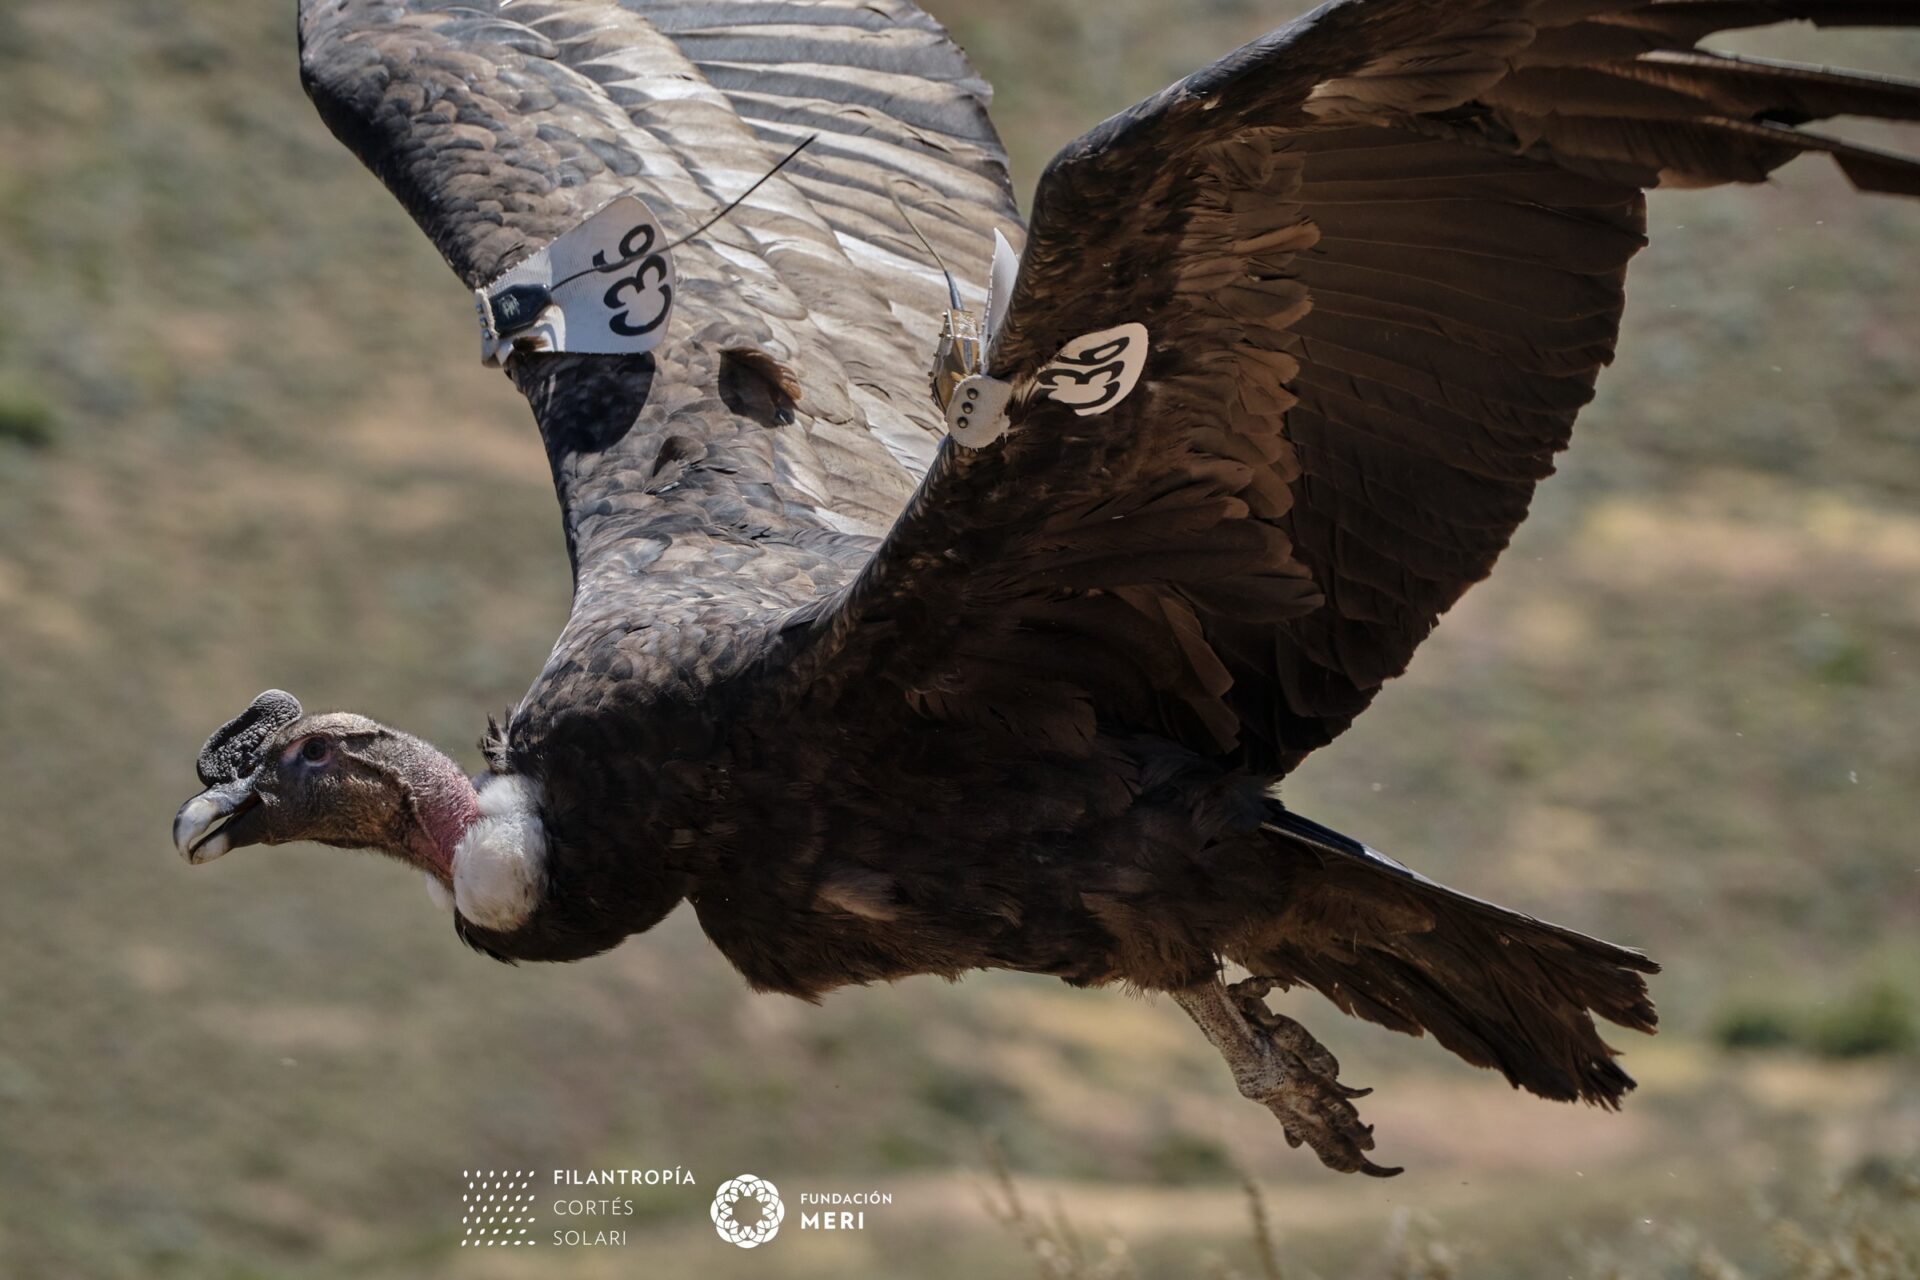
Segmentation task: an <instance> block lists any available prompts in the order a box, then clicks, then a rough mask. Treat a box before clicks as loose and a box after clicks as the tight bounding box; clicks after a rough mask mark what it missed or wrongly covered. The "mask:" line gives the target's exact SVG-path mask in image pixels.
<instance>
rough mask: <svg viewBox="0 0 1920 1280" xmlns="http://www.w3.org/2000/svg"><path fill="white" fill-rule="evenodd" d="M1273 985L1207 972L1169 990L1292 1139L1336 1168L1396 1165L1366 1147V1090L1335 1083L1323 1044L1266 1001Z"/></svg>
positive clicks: (1376, 1171) (1369, 1132) (1377, 1171)
mask: <svg viewBox="0 0 1920 1280" xmlns="http://www.w3.org/2000/svg"><path fill="white" fill-rule="evenodd" d="M1272 989H1273V983H1272V981H1271V980H1270V979H1266V978H1249V979H1247V980H1246V981H1244V982H1236V983H1234V984H1233V986H1231V987H1228V986H1226V985H1225V984H1224V983H1222V982H1221V981H1220V980H1219V979H1218V978H1212V979H1209V980H1208V981H1206V982H1203V983H1201V984H1199V985H1198V986H1192V987H1187V988H1184V989H1182V990H1179V991H1175V992H1172V993H1171V994H1172V996H1173V998H1174V1000H1175V1001H1176V1002H1177V1003H1178V1004H1179V1006H1180V1007H1181V1008H1182V1009H1185V1010H1186V1011H1187V1016H1188V1017H1189V1018H1192V1019H1193V1020H1194V1022H1195V1023H1197V1024H1198V1025H1199V1027H1200V1030H1201V1031H1203V1032H1205V1033H1206V1037H1207V1039H1209V1040H1211V1041H1213V1047H1214V1048H1216V1049H1218V1050H1219V1051H1220V1054H1221V1056H1222V1057H1224V1058H1225V1059H1226V1060H1227V1066H1229V1067H1230V1068H1232V1069H1233V1079H1234V1083H1235V1084H1237V1085H1239V1086H1240V1092H1241V1093H1242V1094H1244V1095H1245V1096H1247V1097H1249V1098H1252V1099H1253V1100H1254V1101H1255V1102H1258V1103H1260V1104H1262V1105H1263V1106H1265V1107H1266V1108H1267V1109H1268V1110H1269V1111H1271V1112H1273V1114H1274V1115H1275V1116H1278V1117H1279V1119H1280V1126H1281V1128H1283V1129H1284V1130H1285V1131H1286V1135H1287V1142H1288V1143H1289V1144H1290V1145H1292V1146H1296V1147H1297V1146H1299V1145H1300V1144H1301V1143H1302V1142H1304V1143H1306V1144H1307V1145H1308V1146H1310V1147H1312V1148H1313V1152H1314V1154H1315V1155H1317V1156H1319V1157H1320V1162H1321V1163H1322V1164H1324V1165H1326V1166H1327V1167H1328V1168H1329V1169H1338V1170H1339V1171H1340V1172H1342V1173H1355V1172H1359V1173H1365V1174H1370V1175H1371V1176H1373V1177H1376V1178H1390V1177H1392V1176H1393V1175H1394V1174H1396V1173H1399V1172H1400V1170H1398V1169H1386V1168H1382V1167H1381V1166H1380V1165H1377V1164H1375V1163H1374V1162H1373V1161H1371V1160H1369V1159H1367V1157H1366V1155H1365V1153H1366V1152H1368V1151H1371V1150H1373V1129H1372V1127H1371V1126H1369V1125H1364V1124H1361V1123H1360V1113H1359V1112H1358V1111H1356V1110H1354V1106H1353V1099H1355V1098H1361V1097H1365V1096H1366V1095H1367V1094H1369V1093H1371V1092H1372V1090H1370V1089H1349V1088H1347V1086H1345V1085H1343V1084H1341V1083H1340V1079H1339V1076H1340V1064H1339V1063H1338V1062H1336V1061H1335V1060H1334V1057H1333V1055H1332V1054H1331V1053H1328V1052H1327V1050H1326V1047H1325V1046H1324V1045H1322V1044H1321V1043H1320V1042H1319V1041H1318V1040H1315V1039H1314V1038H1313V1037H1312V1036H1311V1035H1309V1034H1307V1029H1306V1028H1305V1027H1303V1026H1301V1025H1300V1024H1299V1023H1297V1022H1295V1021H1294V1020H1293V1019H1292V1018H1286V1017H1282V1016H1281V1015H1279V1014H1277V1013H1275V1012H1273V1010H1271V1009H1269V1008H1267V1003H1266V999H1265V997H1266V994H1267V993H1268V992H1269V991H1271V990H1272Z"/></svg>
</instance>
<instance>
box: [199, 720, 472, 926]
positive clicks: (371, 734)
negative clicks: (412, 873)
mask: <svg viewBox="0 0 1920 1280" xmlns="http://www.w3.org/2000/svg"><path fill="white" fill-rule="evenodd" d="M196 768H197V769H198V772H199V774H200V782H201V784H202V785H203V786H204V787H205V788H206V790H204V791H202V792H201V793H200V794H199V795H197V796H194V797H193V798H192V799H191V800H189V801H187V802H186V803H185V804H184V805H182V806H181V807H180V812H179V813H178V815H176V816H175V818H174V820H173V843H174V845H175V847H177V848H178V849H179V850H180V853H181V854H182V856H184V857H185V858H186V860H187V861H188V862H192V863H196V864H197V863H202V862H211V861H212V860H213V859H215V858H218V857H220V856H221V855H222V854H224V853H228V852H230V851H232V850H234V849H238V848H240V847H242V846H243V845H250V844H288V843H291V842H294V841H299V840H310V841H314V842H316V843H319V844H329V845H336V846H340V847H342V848H349V849H376V850H379V851H380V852H382V853H387V854H391V855H392V856H393V857H396V858H399V859H400V860H402V861H403V862H407V863H411V864H412V865H414V866H417V867H419V868H420V869H421V870H422V871H425V872H426V873H427V874H428V876H429V877H431V878H432V879H433V880H434V881H436V882H437V883H438V884H439V885H440V886H441V887H443V888H445V889H448V890H451V889H452V888H453V883H454V870H453V868H454V854H455V852H456V851H457V850H458V848H459V845H460V842H461V840H462V839H463V838H464V837H465V836H466V834H467V832H468V831H469V830H470V829H471V828H472V827H473V825H474V824H475V822H476V820H477V819H478V817H479V812H480V810H479V797H478V794H477V793H476V792H475V790H474V787H473V784H472V783H471V782H469V781H468V780H467V777H466V775H465V774H463V773H462V772H461V771H460V768H459V766H458V765H456V764H454V762H453V761H452V760H449V759H448V758H447V757H446V756H445V755H443V754H441V753H440V752H439V751H437V750H435V749H434V748H433V747H431V746H429V745H427V744H426V743H424V742H422V741H420V739H418V738H415V737H412V736H410V735H408V734H404V733H400V732H398V731H397V730H394V729H389V728H387V727H386V726H385V725H383V724H379V723H376V722H375V721H372V720H369V719H367V718H366V717H365V716H357V715H353V714H350V713H348V712H338V711H336V712H328V713H325V714H322V715H307V714H305V713H304V712H302V711H301V709H300V703H299V702H298V701H297V700H295V699H294V697H293V696H292V695H291V694H288V693H283V692H281V691H280V690H278V689H270V690H268V691H267V692H266V693H263V694H261V695H260V696H259V697H257V698H255V699H254V700H253V703H252V705H250V706H249V707H248V708H247V709H246V710H245V711H243V712H241V713H240V714H239V715H238V716H236V717H235V718H234V719H232V720H230V721H228V722H227V723H226V724H224V725H222V726H221V727H220V728H219V729H218V730H216V731H215V732H214V734H213V736H212V737H211V738H209V739H207V744H206V746H205V747H203V748H201V751H200V758H199V760H198V761H197V762H196Z"/></svg>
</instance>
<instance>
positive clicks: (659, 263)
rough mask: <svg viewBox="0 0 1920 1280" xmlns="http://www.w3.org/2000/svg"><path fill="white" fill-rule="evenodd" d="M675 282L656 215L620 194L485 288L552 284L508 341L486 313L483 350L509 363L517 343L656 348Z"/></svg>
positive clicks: (609, 351)
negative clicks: (536, 312) (536, 313)
mask: <svg viewBox="0 0 1920 1280" xmlns="http://www.w3.org/2000/svg"><path fill="white" fill-rule="evenodd" d="M556 282H558V283H556ZM676 283H677V282H676V279H675V276H674V264H673V254H672V252H671V251H669V250H668V249H667V248H666V236H665V234H664V232H662V230H661V227H660V222H659V220H658V219H657V218H655V217H654V216H653V211H652V210H651V209H649V208H647V206H646V203H645V202H644V201H642V200H641V199H640V198H639V197H638V196H632V195H623V196H620V197H618V198H616V199H614V200H613V201H611V202H610V203H608V204H606V205H603V206H602V207H601V208H599V209H598V210H596V211H595V212H594V213H593V214H592V215H590V216H589V217H588V218H587V219H586V220H585V221H584V222H582V223H580V224H579V225H578V226H576V227H574V228H573V229H571V230H570V231H567V232H566V233H565V234H563V235H561V236H560V237H559V238H558V239H556V240H554V241H553V242H552V243H551V244H549V245H547V247H546V248H544V249H542V250H540V251H539V252H538V253H535V254H533V255H532V256H531V257H528V258H525V259H523V260H521V261H520V262H519V263H516V264H515V265H514V267H513V269H512V270H510V271H508V272H507V273H506V274H504V275H502V276H501V277H500V278H499V279H497V280H495V281H493V282H492V283H491V284H489V285H488V286H487V287H486V289H485V290H483V291H482V293H483V294H484V295H486V296H497V295H499V293H500V292H501V290H502V289H506V288H510V287H512V286H514V285H521V284H532V285H539V286H541V287H542V288H545V289H551V290H552V296H553V301H552V302H551V303H550V304H549V305H548V306H547V308H546V309H545V310H544V311H543V312H541V314H540V319H539V321H538V323H536V324H534V325H533V326H532V327H530V328H526V329H522V330H518V331H516V332H515V333H514V334H513V336H512V338H511V340H506V339H502V338H500V337H498V336H497V335H495V334H494V333H493V332H491V330H490V329H489V328H488V326H487V324H486V322H485V313H484V312H483V313H482V322H481V351H480V357H481V359H482V360H484V361H486V362H487V363H488V364H505V363H506V361H507V357H508V356H510V355H511V354H512V352H513V343H514V342H522V343H530V344H532V345H533V346H534V347H535V348H537V349H539V350H544V351H578V352H585V353H588V354H593V355H638V354H640V353H642V352H646V351H651V350H653V349H654V348H655V347H657V346H659V345H660V343H661V341H662V339H664V338H665V337H666V334H667V327H668V321H669V318H670V316H671V315H672V312H673V297H674V292H675V286H676Z"/></svg>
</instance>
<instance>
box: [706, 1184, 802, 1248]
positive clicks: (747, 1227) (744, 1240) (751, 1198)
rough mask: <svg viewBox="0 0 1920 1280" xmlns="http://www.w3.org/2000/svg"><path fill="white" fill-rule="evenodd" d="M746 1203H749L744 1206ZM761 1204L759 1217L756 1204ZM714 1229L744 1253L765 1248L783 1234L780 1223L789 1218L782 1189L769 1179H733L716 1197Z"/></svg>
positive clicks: (714, 1200)
mask: <svg viewBox="0 0 1920 1280" xmlns="http://www.w3.org/2000/svg"><path fill="white" fill-rule="evenodd" d="M742 1201H746V1202H747V1203H745V1204H743V1203H742ZM754 1202H757V1203H758V1204H759V1207H760V1212H759V1214H758V1215H757V1216H756V1215H755V1213H754V1212H753V1204H754ZM710 1216H711V1217H712V1218H713V1229H714V1230H715V1231H718V1232H719V1233H720V1238H721V1239H722V1240H725V1241H726V1242H727V1243H729V1244H737V1245H739V1246H740V1247H741V1248H742V1249H751V1248H754V1247H755V1246H756V1245H763V1244H765V1243H766V1242H767V1241H769V1240H771V1239H773V1238H774V1236H775V1235H777V1234H779V1231H780V1219H782V1218H784V1217H786V1216H787V1207H786V1206H785V1205H783V1204H781V1203H780V1189H779V1188H778V1187H776V1186H774V1185H773V1184H772V1183H771V1182H768V1181H767V1180H766V1179H765V1178H756V1177H754V1176H753V1175H752V1174H750V1173H743V1174H741V1175H740V1176H739V1177H737V1178H729V1179H727V1181H725V1182H723V1183H721V1184H720V1189H719V1190H718V1191H716V1192H714V1193H713V1209H712V1210H711V1212H710Z"/></svg>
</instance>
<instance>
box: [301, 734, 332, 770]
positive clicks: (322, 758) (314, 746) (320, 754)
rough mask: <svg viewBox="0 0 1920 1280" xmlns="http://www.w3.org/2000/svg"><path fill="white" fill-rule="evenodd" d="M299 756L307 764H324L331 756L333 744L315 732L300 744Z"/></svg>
mask: <svg viewBox="0 0 1920 1280" xmlns="http://www.w3.org/2000/svg"><path fill="white" fill-rule="evenodd" d="M300 758H301V759H302V760H305V761H306V762H307V763H308V764H325V763H326V762H327V761H328V760H330V759H332V758H333V744H332V743H331V742H329V741H327V740H326V739H325V738H323V737H320V736H319V735H318V734H316V735H314V736H313V737H311V738H308V739H307V740H306V741H305V742H303V743H301V744H300Z"/></svg>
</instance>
